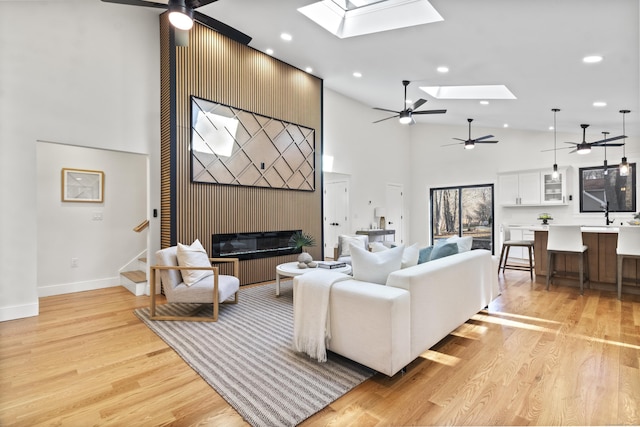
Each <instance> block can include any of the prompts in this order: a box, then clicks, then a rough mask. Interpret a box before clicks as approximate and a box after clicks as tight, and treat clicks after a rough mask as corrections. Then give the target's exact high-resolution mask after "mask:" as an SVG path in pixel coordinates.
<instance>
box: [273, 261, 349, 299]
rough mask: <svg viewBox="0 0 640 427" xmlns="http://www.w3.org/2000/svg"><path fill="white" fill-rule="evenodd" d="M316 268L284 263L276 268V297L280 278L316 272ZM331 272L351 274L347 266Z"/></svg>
mask: <svg viewBox="0 0 640 427" xmlns="http://www.w3.org/2000/svg"><path fill="white" fill-rule="evenodd" d="M318 269H319V267H316V268H298V262H297V261H294V262H285V263H284V264H280V265H278V266H276V296H280V278H281V277H295V276H299V275H301V274H304V273H308V272H310V271H315V270H318ZM331 271H337V272H338V273H345V274H349V273H351V266H350V265H349V264H347V265H346V266H344V267H339V268H332V269H331Z"/></svg>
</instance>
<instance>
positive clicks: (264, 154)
mask: <svg viewBox="0 0 640 427" xmlns="http://www.w3.org/2000/svg"><path fill="white" fill-rule="evenodd" d="M315 152H316V150H315V130H314V129H311V128H308V127H304V126H300V125H296V124H294V123H289V122H285V121H283V120H278V119H274V118H273V117H266V116H263V115H260V114H256V113H252V112H250V111H245V110H241V109H239V108H235V107H230V106H228V105H224V104H220V103H217V102H213V101H208V100H205V99H201V98H197V97H195V96H192V97H191V180H192V182H200V183H208V184H222V185H241V186H249V187H267V188H282V189H289V190H304V191H314V190H315V187H316V185H315V175H316V174H315Z"/></svg>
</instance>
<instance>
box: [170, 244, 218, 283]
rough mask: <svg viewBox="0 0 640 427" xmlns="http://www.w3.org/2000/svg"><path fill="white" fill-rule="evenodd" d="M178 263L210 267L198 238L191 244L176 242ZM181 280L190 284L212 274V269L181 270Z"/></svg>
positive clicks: (184, 265) (181, 265) (187, 265)
mask: <svg viewBox="0 0 640 427" xmlns="http://www.w3.org/2000/svg"><path fill="white" fill-rule="evenodd" d="M177 257H178V265H179V266H180V267H211V261H210V260H209V256H208V255H207V251H205V250H204V248H203V247H202V244H201V243H200V241H199V240H198V239H196V241H195V242H193V243H192V244H191V245H184V244H182V243H178V250H177ZM181 273H182V281H183V283H184V284H185V285H187V286H191V285H193V284H194V283H196V282H198V281H199V280H201V279H203V278H205V277H208V276H212V275H213V271H212V270H181Z"/></svg>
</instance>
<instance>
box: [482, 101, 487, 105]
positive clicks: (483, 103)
mask: <svg viewBox="0 0 640 427" xmlns="http://www.w3.org/2000/svg"><path fill="white" fill-rule="evenodd" d="M480 105H489V101H480Z"/></svg>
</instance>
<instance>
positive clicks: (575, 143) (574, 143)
mask: <svg viewBox="0 0 640 427" xmlns="http://www.w3.org/2000/svg"><path fill="white" fill-rule="evenodd" d="M565 144H573V145H579V143H577V142H566V141H565Z"/></svg>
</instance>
